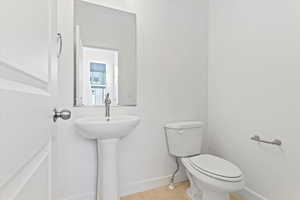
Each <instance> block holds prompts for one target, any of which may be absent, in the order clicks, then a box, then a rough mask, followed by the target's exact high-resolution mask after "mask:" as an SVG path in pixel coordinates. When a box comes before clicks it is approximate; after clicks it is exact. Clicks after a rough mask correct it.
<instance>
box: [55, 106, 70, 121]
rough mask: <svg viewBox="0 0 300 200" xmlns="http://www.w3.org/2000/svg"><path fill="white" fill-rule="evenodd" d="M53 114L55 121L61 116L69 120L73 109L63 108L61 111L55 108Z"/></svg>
mask: <svg viewBox="0 0 300 200" xmlns="http://www.w3.org/2000/svg"><path fill="white" fill-rule="evenodd" d="M53 111H54V114H53V122H56V121H57V119H58V118H61V119H63V120H68V119H70V118H71V111H70V110H67V109H63V110H61V111H57V109H56V108H55V109H54V110H53Z"/></svg>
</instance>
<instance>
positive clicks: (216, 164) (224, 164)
mask: <svg viewBox="0 0 300 200" xmlns="http://www.w3.org/2000/svg"><path fill="white" fill-rule="evenodd" d="M190 161H191V164H192V165H193V167H194V168H195V169H198V170H200V171H204V172H206V173H210V174H213V175H216V176H221V177H225V178H239V177H241V176H242V175H243V174H242V172H241V170H240V169H239V168H238V167H237V166H235V165H234V164H232V163H231V162H229V161H227V160H224V159H222V158H219V157H217V156H213V155H208V154H203V155H199V156H194V157H191V158H190Z"/></svg>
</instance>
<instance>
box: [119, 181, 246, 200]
mask: <svg viewBox="0 0 300 200" xmlns="http://www.w3.org/2000/svg"><path fill="white" fill-rule="evenodd" d="M188 187H189V183H188V182H181V183H177V184H176V189H175V190H169V188H168V186H163V187H159V188H155V189H152V190H148V191H145V192H140V193H136V194H132V195H129V196H125V197H122V198H121V200H190V199H189V197H188V196H187V195H186V193H185V190H186V189H187V188H188ZM230 200H245V199H243V198H241V197H240V196H238V195H237V194H232V195H231V197H230Z"/></svg>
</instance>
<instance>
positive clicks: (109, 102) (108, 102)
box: [104, 93, 111, 104]
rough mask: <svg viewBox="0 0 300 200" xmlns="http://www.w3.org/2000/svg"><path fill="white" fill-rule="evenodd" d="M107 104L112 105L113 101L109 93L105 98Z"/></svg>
mask: <svg viewBox="0 0 300 200" xmlns="http://www.w3.org/2000/svg"><path fill="white" fill-rule="evenodd" d="M104 102H105V104H111V100H110V98H109V93H107V94H106V97H105V101H104Z"/></svg>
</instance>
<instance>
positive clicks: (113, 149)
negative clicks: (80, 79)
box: [75, 116, 140, 200]
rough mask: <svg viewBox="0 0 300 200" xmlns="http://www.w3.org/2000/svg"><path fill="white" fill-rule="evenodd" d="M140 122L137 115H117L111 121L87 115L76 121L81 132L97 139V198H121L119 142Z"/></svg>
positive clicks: (101, 199)
mask: <svg viewBox="0 0 300 200" xmlns="http://www.w3.org/2000/svg"><path fill="white" fill-rule="evenodd" d="M139 122H140V119H139V117H136V116H116V117H112V118H111V119H110V121H106V120H105V119H104V118H101V117H98V116H97V117H86V118H81V119H78V120H76V121H75V125H76V127H77V128H78V129H79V130H80V134H81V135H82V136H84V137H86V138H89V139H96V140H97V146H98V180H97V200H119V199H120V197H119V180H118V179H119V177H118V163H117V160H118V158H117V144H118V142H119V140H120V139H121V138H123V137H126V136H127V135H128V134H129V133H130V132H131V131H132V130H133V129H134V128H135V127H136V126H137V125H138V123H139Z"/></svg>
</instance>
